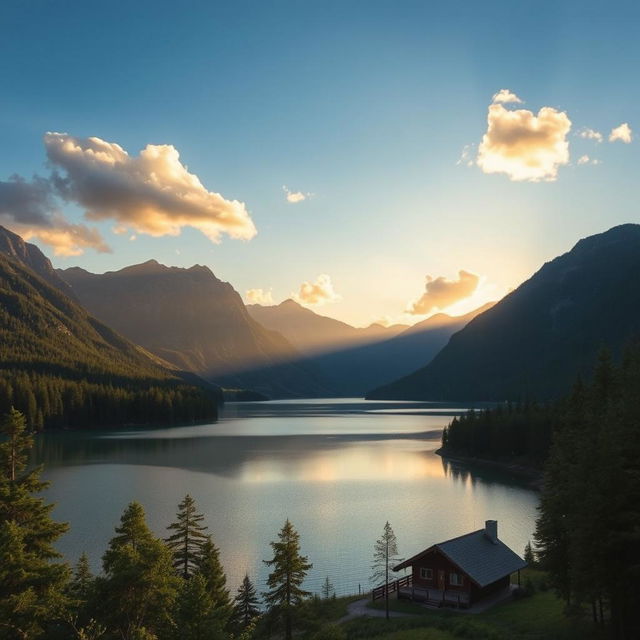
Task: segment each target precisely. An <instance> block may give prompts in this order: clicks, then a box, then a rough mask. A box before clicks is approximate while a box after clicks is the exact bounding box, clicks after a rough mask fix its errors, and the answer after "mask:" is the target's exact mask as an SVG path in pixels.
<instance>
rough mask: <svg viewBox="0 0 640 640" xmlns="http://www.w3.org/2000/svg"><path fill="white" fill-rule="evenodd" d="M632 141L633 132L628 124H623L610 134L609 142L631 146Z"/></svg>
mask: <svg viewBox="0 0 640 640" xmlns="http://www.w3.org/2000/svg"><path fill="white" fill-rule="evenodd" d="M632 139H633V132H632V131H631V127H630V126H629V125H628V123H626V122H623V123H622V124H621V125H620V126H619V127H615V128H613V129H611V133H610V134H609V142H615V141H616V140H620V142H624V143H625V144H629V143H630V142H631V140H632Z"/></svg>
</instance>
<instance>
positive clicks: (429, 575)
mask: <svg viewBox="0 0 640 640" xmlns="http://www.w3.org/2000/svg"><path fill="white" fill-rule="evenodd" d="M420 577H421V578H422V579H423V580H433V571H432V570H431V569H427V568H426V567H420Z"/></svg>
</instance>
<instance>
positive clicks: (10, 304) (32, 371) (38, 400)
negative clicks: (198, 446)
mask: <svg viewBox="0 0 640 640" xmlns="http://www.w3.org/2000/svg"><path fill="white" fill-rule="evenodd" d="M54 285H55V286H54ZM67 287H68V285H66V284H65V283H64V282H62V281H59V280H58V278H57V276H56V274H55V272H54V271H53V268H52V267H51V263H50V262H49V260H48V259H47V258H46V257H45V256H44V255H43V254H42V253H41V252H40V251H39V249H38V248H37V247H35V246H33V245H29V244H26V243H24V242H23V241H22V239H21V238H19V237H18V236H16V235H15V234H13V233H11V232H10V231H8V230H6V229H4V228H2V227H0V410H1V411H2V412H5V411H7V410H8V409H9V407H11V406H15V407H17V408H19V409H21V410H22V411H24V412H25V413H26V414H27V416H28V418H29V422H30V424H31V425H34V426H36V427H39V428H42V427H45V426H77V425H80V424H83V425H85V426H86V424H87V423H90V424H91V425H106V426H111V425H114V424H127V423H129V424H130V423H146V422H150V421H154V422H172V421H174V420H175V421H181V422H187V421H192V420H199V419H207V420H210V419H212V418H215V416H216V404H217V400H218V398H219V391H218V390H217V389H216V388H215V387H212V386H211V385H208V384H206V383H205V382H204V380H200V379H198V378H197V377H196V376H194V375H192V374H189V373H183V372H181V371H178V370H177V369H176V368H175V367H173V366H170V365H169V364H168V363H166V362H164V361H162V360H160V359H159V358H157V357H155V356H153V355H151V354H150V353H148V352H146V351H145V350H144V349H142V348H141V347H139V346H138V345H135V344H133V343H131V342H130V341H129V340H127V339H125V338H123V337H122V336H121V335H119V334H118V333H116V332H115V331H113V330H112V329H111V328H109V327H107V326H106V325H104V324H103V323H101V322H99V321H98V320H96V319H95V318H93V317H92V316H91V315H89V314H88V313H87V312H86V311H85V309H83V308H82V307H81V306H80V305H79V304H78V303H77V302H76V301H75V300H73V299H72V298H70V297H69V296H68V295H67V294H66V293H65V292H64V291H65V290H66V288H67Z"/></svg>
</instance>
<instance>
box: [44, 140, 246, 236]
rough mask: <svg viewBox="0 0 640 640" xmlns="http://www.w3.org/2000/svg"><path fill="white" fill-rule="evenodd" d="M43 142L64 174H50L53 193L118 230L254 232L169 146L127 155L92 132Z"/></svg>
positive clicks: (238, 208)
mask: <svg viewBox="0 0 640 640" xmlns="http://www.w3.org/2000/svg"><path fill="white" fill-rule="evenodd" d="M44 144H45V148H46V151H47V156H48V158H49V162H50V163H51V164H52V165H53V166H54V167H57V168H59V169H61V170H63V171H64V172H65V174H66V175H64V176H63V177H61V176H60V175H58V174H57V173H54V175H53V177H52V180H53V183H54V185H55V187H56V189H57V192H58V194H59V195H60V196H61V197H63V198H64V199H65V200H67V201H70V202H76V203H78V204H80V205H81V206H83V207H85V209H86V212H85V216H86V217H87V218H88V219H90V220H107V219H108V220H115V222H116V223H117V227H118V229H119V230H120V231H125V230H132V231H135V232H137V233H146V234H149V235H152V236H163V235H174V236H175V235H179V234H180V232H181V230H182V228H183V227H193V228H195V229H198V230H199V231H201V232H202V233H203V234H204V235H206V236H207V237H208V238H209V239H210V240H212V241H213V242H219V240H220V237H221V235H222V234H223V233H226V234H228V235H229V236H231V237H232V238H241V239H245V240H248V239H250V238H252V237H253V236H254V235H255V234H256V228H255V226H254V224H253V221H252V220H251V217H250V216H249V213H248V211H247V209H246V207H245V205H244V203H242V202H238V201H237V200H226V199H225V198H224V197H223V196H221V195H220V194H219V193H215V192H213V191H207V189H206V188H205V187H204V186H203V185H202V183H201V182H200V180H199V179H198V177H197V176H195V175H194V174H192V173H189V171H188V170H187V168H186V167H185V166H184V165H183V164H182V163H181V162H180V154H179V153H178V151H177V149H176V148H175V147H173V146H171V145H152V144H149V145H147V146H146V147H145V148H144V149H143V150H142V151H141V152H140V155H139V156H130V155H129V154H128V153H127V152H126V151H125V150H124V149H123V148H122V147H121V146H120V145H118V144H116V143H114V142H106V141H105V140H101V139H100V138H96V137H91V138H76V137H74V136H70V135H68V134H66V133H47V134H46V135H45V136H44Z"/></svg>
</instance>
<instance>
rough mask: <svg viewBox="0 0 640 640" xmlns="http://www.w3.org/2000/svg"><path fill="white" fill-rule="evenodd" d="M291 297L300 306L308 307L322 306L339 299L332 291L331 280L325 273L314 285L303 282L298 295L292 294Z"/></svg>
mask: <svg viewBox="0 0 640 640" xmlns="http://www.w3.org/2000/svg"><path fill="white" fill-rule="evenodd" d="M292 297H293V299H294V300H295V301H296V302H299V303H300V304H310V305H316V304H317V305H323V304H326V303H329V302H338V301H339V300H340V299H341V298H340V296H339V295H338V294H337V293H336V292H335V291H334V290H333V284H332V283H331V278H330V277H329V276H328V275H327V274H326V273H321V274H320V275H319V276H318V277H317V278H316V281H315V282H314V283H311V282H303V283H302V284H301V285H300V289H299V291H298V293H294V294H292Z"/></svg>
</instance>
